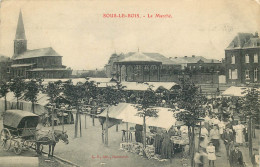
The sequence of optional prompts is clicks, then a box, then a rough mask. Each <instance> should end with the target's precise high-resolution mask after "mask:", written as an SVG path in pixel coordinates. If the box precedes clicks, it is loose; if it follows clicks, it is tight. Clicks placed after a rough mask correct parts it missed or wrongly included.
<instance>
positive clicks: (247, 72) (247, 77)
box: [245, 70, 250, 80]
mask: <svg viewBox="0 0 260 167" xmlns="http://www.w3.org/2000/svg"><path fill="white" fill-rule="evenodd" d="M245 78H246V79H247V80H248V79H250V76H249V70H246V71H245Z"/></svg>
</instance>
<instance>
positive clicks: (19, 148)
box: [14, 141, 22, 155]
mask: <svg viewBox="0 0 260 167" xmlns="http://www.w3.org/2000/svg"><path fill="white" fill-rule="evenodd" d="M14 152H15V154H17V155H19V154H21V152H22V146H21V143H20V142H19V141H15V142H14Z"/></svg>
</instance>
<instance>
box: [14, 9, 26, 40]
mask: <svg viewBox="0 0 260 167" xmlns="http://www.w3.org/2000/svg"><path fill="white" fill-rule="evenodd" d="M15 39H26V37H25V31H24V25H23V16H22V12H21V11H20V14H19V18H18V24H17V28H16V34H15Z"/></svg>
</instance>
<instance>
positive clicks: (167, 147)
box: [161, 131, 172, 159]
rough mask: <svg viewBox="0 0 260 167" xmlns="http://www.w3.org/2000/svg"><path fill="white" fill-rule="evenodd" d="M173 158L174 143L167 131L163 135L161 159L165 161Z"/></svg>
mask: <svg viewBox="0 0 260 167" xmlns="http://www.w3.org/2000/svg"><path fill="white" fill-rule="evenodd" d="M171 156H172V142H171V139H170V135H169V134H168V133H167V131H166V132H165V133H164V134H163V142H162V151H161V157H162V158H163V159H169V158H171Z"/></svg>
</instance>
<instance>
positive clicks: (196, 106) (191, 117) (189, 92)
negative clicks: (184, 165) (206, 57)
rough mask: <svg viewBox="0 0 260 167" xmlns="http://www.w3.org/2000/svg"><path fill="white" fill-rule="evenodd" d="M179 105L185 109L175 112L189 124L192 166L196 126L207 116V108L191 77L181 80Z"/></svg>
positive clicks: (178, 117) (179, 119)
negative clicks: (204, 107)
mask: <svg viewBox="0 0 260 167" xmlns="http://www.w3.org/2000/svg"><path fill="white" fill-rule="evenodd" d="M177 104H178V107H179V108H181V109H184V111H181V112H178V113H177V114H174V116H175V117H176V118H177V120H178V121H183V122H184V123H185V125H187V126H188V135H189V146H190V147H189V149H190V150H189V152H190V154H191V166H193V165H194V162H193V159H194V153H195V126H196V124H198V123H199V122H200V118H201V117H205V110H204V109H203V107H202V104H203V96H202V95H201V94H200V93H199V87H197V86H196V85H195V84H194V83H192V82H191V81H190V80H189V79H185V78H183V79H182V80H181V91H180V92H179V94H178V95H177Z"/></svg>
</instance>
